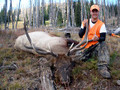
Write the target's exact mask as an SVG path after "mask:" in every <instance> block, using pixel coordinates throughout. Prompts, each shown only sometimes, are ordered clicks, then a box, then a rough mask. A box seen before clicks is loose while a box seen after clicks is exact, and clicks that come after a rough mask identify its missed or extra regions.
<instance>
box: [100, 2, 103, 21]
mask: <svg viewBox="0 0 120 90" xmlns="http://www.w3.org/2000/svg"><path fill="white" fill-rule="evenodd" d="M102 6H103V5H102V0H100V20H101V21H103V14H102Z"/></svg>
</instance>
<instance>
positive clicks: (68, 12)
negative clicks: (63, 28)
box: [67, 0, 70, 27]
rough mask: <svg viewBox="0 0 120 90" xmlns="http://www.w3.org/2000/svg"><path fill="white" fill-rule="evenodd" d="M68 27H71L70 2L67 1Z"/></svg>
mask: <svg viewBox="0 0 120 90" xmlns="http://www.w3.org/2000/svg"><path fill="white" fill-rule="evenodd" d="M67 27H70V0H67Z"/></svg>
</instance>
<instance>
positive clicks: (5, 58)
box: [0, 22, 120, 90]
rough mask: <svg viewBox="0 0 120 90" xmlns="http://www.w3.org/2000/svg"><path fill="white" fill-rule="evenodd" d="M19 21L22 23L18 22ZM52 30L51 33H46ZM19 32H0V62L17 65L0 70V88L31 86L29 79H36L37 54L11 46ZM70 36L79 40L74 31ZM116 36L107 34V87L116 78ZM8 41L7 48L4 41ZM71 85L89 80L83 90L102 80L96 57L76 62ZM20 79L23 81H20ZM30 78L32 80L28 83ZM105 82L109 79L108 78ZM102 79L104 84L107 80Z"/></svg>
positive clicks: (119, 66)
mask: <svg viewBox="0 0 120 90" xmlns="http://www.w3.org/2000/svg"><path fill="white" fill-rule="evenodd" d="M21 24H22V22H21ZM50 33H53V32H50ZM20 34H22V33H21V31H19V33H17V32H15V34H14V33H13V32H4V31H0V38H1V40H0V43H2V44H3V47H2V48H0V65H3V64H4V65H9V64H12V63H16V64H17V65H18V68H17V70H16V71H9V70H5V71H3V72H2V73H0V89H1V90H2V89H8V90H16V89H25V87H27V85H30V84H31V83H32V84H31V85H34V84H33V81H34V82H35V80H36V79H37V78H39V75H38V74H39V73H40V72H39V66H38V64H39V63H38V60H39V57H38V56H35V55H33V54H30V53H27V52H23V51H18V50H15V49H14V48H13V45H14V42H15V39H16V37H17V36H19V35H20ZM53 34H57V35H58V36H62V37H64V35H63V34H64V33H63V32H57V33H53ZM72 38H73V39H75V40H78V41H79V40H80V39H79V37H78V36H77V34H73V33H72ZM118 41H119V39H118V38H114V37H110V36H107V45H108V48H109V50H110V71H111V75H112V80H113V81H112V80H111V82H110V83H111V87H112V86H115V84H114V80H118V79H120V43H119V42H118ZM9 43H10V44H12V46H11V47H8V44H9ZM11 76H12V77H14V80H13V81H11V82H8V80H9V78H10V77H11ZM71 77H72V78H73V82H74V83H72V84H71V87H72V88H73V86H72V85H73V84H77V83H79V82H81V81H85V82H86V83H87V84H90V83H93V84H92V86H88V87H86V88H85V90H92V89H93V88H94V87H95V86H97V85H99V83H101V80H104V79H103V78H102V77H101V76H100V75H99V74H98V71H97V60H96V58H90V59H89V60H88V61H87V62H80V63H79V64H77V65H76V66H75V67H74V68H73V70H72V76H71ZM23 80H24V81H23ZM31 81H32V82H31ZM108 81H109V80H108ZM108 81H107V80H106V81H105V82H106V83H107V82H108Z"/></svg>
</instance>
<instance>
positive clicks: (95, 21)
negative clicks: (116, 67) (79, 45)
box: [76, 5, 111, 78]
mask: <svg viewBox="0 0 120 90" xmlns="http://www.w3.org/2000/svg"><path fill="white" fill-rule="evenodd" d="M99 10H100V8H99V6H98V5H92V6H91V8H90V14H91V18H90V19H89V20H88V19H85V20H84V21H83V22H82V25H81V29H80V31H79V36H80V38H82V39H83V38H84V36H85V31H86V24H88V21H89V32H88V40H93V41H92V42H88V44H87V45H86V47H85V48H86V49H85V51H84V52H82V56H81V57H82V60H87V59H88V58H89V57H90V56H93V55H94V56H97V59H98V72H99V73H100V75H102V77H103V78H110V77H111V75H110V72H109V69H108V64H109V60H110V56H109V51H108V47H107V45H106V43H105V39H106V33H107V31H106V27H105V24H104V23H103V22H102V21H100V20H99V18H98V17H99ZM77 54H81V53H80V52H77V53H76V55H77ZM80 59H81V58H80Z"/></svg>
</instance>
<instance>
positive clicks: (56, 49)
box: [14, 31, 78, 54]
mask: <svg viewBox="0 0 120 90" xmlns="http://www.w3.org/2000/svg"><path fill="white" fill-rule="evenodd" d="M29 36H30V38H31V41H32V44H33V45H34V46H35V47H36V48H37V49H43V50H45V51H51V52H53V53H55V54H66V53H67V52H68V49H69V46H70V45H71V44H72V43H74V44H78V42H77V41H74V40H71V39H66V38H63V37H57V36H54V35H51V34H49V33H47V32H42V31H36V32H31V33H29ZM14 47H15V48H16V49H21V50H24V51H28V52H32V53H35V52H34V50H33V48H32V47H31V45H30V43H29V40H28V38H27V36H26V35H21V36H19V37H18V38H17V39H16V41H15V45H14Z"/></svg>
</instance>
